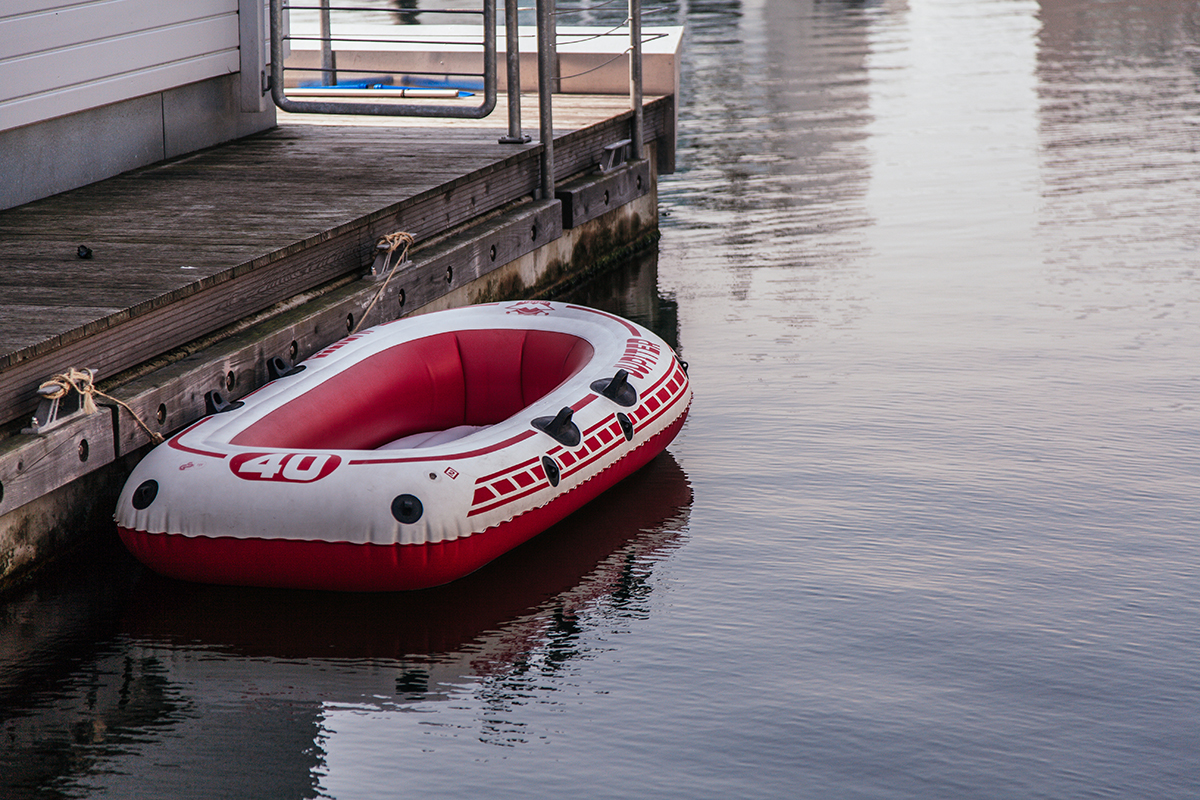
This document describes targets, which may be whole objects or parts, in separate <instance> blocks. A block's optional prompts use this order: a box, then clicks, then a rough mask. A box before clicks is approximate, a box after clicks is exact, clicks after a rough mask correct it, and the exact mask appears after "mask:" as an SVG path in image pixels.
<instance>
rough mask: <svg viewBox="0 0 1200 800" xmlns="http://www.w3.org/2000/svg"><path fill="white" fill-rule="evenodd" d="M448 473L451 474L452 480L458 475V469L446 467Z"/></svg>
mask: <svg viewBox="0 0 1200 800" xmlns="http://www.w3.org/2000/svg"><path fill="white" fill-rule="evenodd" d="M446 474H447V475H449V476H450V480H454V479H455V478H457V477H458V470H456V469H455V468H454V467H446Z"/></svg>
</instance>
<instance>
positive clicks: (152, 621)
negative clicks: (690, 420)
mask: <svg viewBox="0 0 1200 800" xmlns="http://www.w3.org/2000/svg"><path fill="white" fill-rule="evenodd" d="M690 504H691V489H690V486H689V484H688V480H687V477H686V476H685V474H684V472H683V470H682V469H681V468H680V467H679V464H678V463H677V462H676V461H675V460H674V459H673V458H672V457H671V456H670V454H669V453H664V454H663V455H662V456H660V457H659V458H656V459H655V460H654V461H652V462H651V463H650V464H649V465H648V466H647V467H646V468H645V469H643V470H642V471H640V472H638V473H637V474H636V475H634V476H633V477H631V478H630V479H629V480H627V481H625V482H623V483H622V484H620V485H618V486H617V487H616V488H614V489H613V490H611V491H610V492H609V493H607V494H606V495H604V496H602V497H601V498H599V499H598V500H597V501H595V502H594V503H592V504H591V505H589V506H588V507H587V508H586V509H584V510H583V511H582V512H580V513H579V514H576V515H575V516H573V517H571V518H569V519H568V520H566V521H564V522H563V523H561V524H560V525H558V526H557V527H556V528H555V529H553V530H551V531H549V532H547V534H545V535H543V536H541V537H539V538H537V539H535V540H534V541H533V542H531V543H529V544H528V545H526V546H524V547H521V548H519V549H517V550H515V551H513V552H512V553H509V554H508V555H506V556H504V557H503V558H501V559H499V560H497V561H496V562H493V563H492V564H491V565H489V566H488V567H486V568H484V569H483V570H480V571H479V572H477V573H475V574H474V575H471V576H469V577H467V578H466V579H464V580H462V581H459V582H456V583H454V584H451V585H449V586H445V587H439V588H437V589H431V590H427V591H424V592H416V593H408V594H383V595H353V594H350V595H345V594H331V593H321V592H287V591H271V590H255V589H240V588H234V587H214V586H201V585H193V584H186V583H179V582H174V581H168V580H166V579H163V578H159V577H158V576H155V575H153V574H151V573H144V574H142V575H141V580H140V581H139V582H138V583H137V585H136V587H135V588H134V589H133V590H132V592H129V590H128V588H127V587H128V583H125V584H122V583H121V582H120V581H104V580H95V581H93V586H92V587H90V589H89V590H80V589H71V590H70V591H65V592H63V593H62V594H60V595H49V596H48V595H47V592H48V591H49V589H42V590H40V591H39V593H38V595H37V596H36V597H33V596H31V597H30V598H26V599H23V600H20V601H18V602H15V603H13V604H11V605H9V606H7V607H6V611H7V613H8V618H7V619H6V620H5V625H4V628H3V629H2V630H0V643H4V646H5V650H4V653H5V656H6V657H7V659H9V660H7V661H6V663H5V664H4V672H3V675H4V678H5V683H4V689H5V694H4V699H5V704H4V710H3V712H2V717H0V719H2V720H3V727H2V728H0V735H2V736H3V739H4V742H5V748H4V757H3V760H2V762H0V796H3V797H5V798H17V797H72V796H86V795H88V794H91V793H93V792H97V791H100V790H103V791H107V792H111V793H113V794H114V795H115V796H121V797H151V796H153V797H161V796H179V794H177V793H175V792H172V791H164V787H167V786H170V785H171V784H172V783H173V782H174V781H177V780H179V781H186V791H183V792H182V793H183V794H187V795H189V796H208V797H234V796H239V797H283V796H294V797H311V796H315V794H316V792H317V788H318V786H319V784H320V779H321V776H323V775H327V774H328V770H327V769H326V767H325V766H324V765H325V757H326V751H327V750H328V748H330V747H331V746H334V742H335V740H336V737H337V730H338V727H339V724H340V723H339V720H340V718H341V717H342V716H344V715H350V716H355V715H360V714H362V713H364V710H365V709H369V710H371V711H374V712H382V713H394V712H397V711H399V710H403V708H405V707H410V708H411V707H420V706H422V705H423V704H427V703H430V702H439V701H446V700H448V699H451V698H454V697H457V696H458V695H460V694H461V693H462V692H464V691H466V692H469V693H472V694H473V695H474V696H475V697H477V699H478V702H479V703H480V704H481V708H482V709H484V710H483V711H482V712H481V713H480V715H479V718H478V720H477V725H478V730H477V731H476V734H475V735H476V736H478V737H480V738H482V739H484V740H485V741H491V740H494V741H495V742H496V743H500V744H508V745H511V744H513V743H514V742H517V741H519V740H520V736H519V732H517V733H514V731H513V730H511V729H510V728H511V726H508V725H507V724H506V723H505V721H504V714H503V709H504V708H506V707H508V706H510V705H511V704H513V703H514V701H515V700H516V699H517V698H528V697H529V696H530V695H531V693H535V692H536V691H537V687H538V685H539V683H540V682H541V681H542V680H544V679H546V678H547V677H550V676H553V675H555V674H557V673H558V672H560V671H562V670H564V669H568V668H569V665H570V664H571V662H573V661H574V660H576V659H578V658H580V657H583V656H585V655H586V653H587V651H588V648H589V645H588V644H587V643H586V642H585V641H584V640H583V639H582V638H581V634H582V633H583V632H585V631H588V630H595V629H600V630H610V631H611V630H612V629H614V628H619V627H621V626H622V625H624V624H627V621H628V620H630V619H637V618H643V617H645V616H646V615H647V614H648V613H649V606H648V605H647V597H648V594H649V591H650V584H649V577H650V575H651V573H652V571H653V569H654V566H655V564H656V563H657V562H658V561H660V560H661V559H662V558H663V557H664V556H665V555H666V554H667V553H668V552H669V551H670V550H671V549H672V548H673V547H675V546H676V545H677V544H678V539H679V536H680V535H681V533H682V531H683V530H684V529H685V528H686V525H687V518H688V510H689V508H690ZM112 558H114V559H118V558H119V557H118V556H117V555H113V556H112ZM120 568H121V569H122V570H124V571H125V572H126V573H129V574H136V568H135V567H131V566H130V565H129V564H128V562H127V561H124V562H123V563H121V564H120ZM91 574H93V575H96V574H98V573H96V572H92V573H91ZM123 587H124V592H122V591H121V589H122V588H123ZM118 597H119V601H118V599H117V598H118ZM105 598H107V599H105ZM47 600H49V602H47ZM118 606H123V607H124V609H125V610H124V612H123V613H121V614H119V615H118V614H117V613H116V612H115V609H116V608H117V607H118ZM63 608H66V609H68V614H77V615H83V616H84V617H85V618H84V619H81V620H79V621H77V622H76V623H74V624H72V625H68V626H64V625H59V626H58V629H56V628H55V625H54V621H55V620H56V619H57V618H59V617H61V616H62V615H63V614H62V609H63ZM97 617H99V619H98V618H97ZM101 620H106V621H107V624H101ZM623 620H624V621H626V622H623ZM29 628H33V629H35V630H36V631H37V632H38V633H37V635H36V636H25V637H24V638H25V639H26V640H29V639H36V642H27V644H26V646H25V647H23V648H19V647H15V646H14V645H13V642H15V641H21V640H22V631H24V630H26V629H29ZM34 651H36V652H37V653H39V654H40V656H39V657H38V658H37V659H31V658H30V656H29V653H30V652H34ZM73 653H74V655H72V654H73ZM55 668H58V669H59V670H60V671H61V673H62V674H61V675H60V676H59V677H58V678H57V679H54V680H51V681H48V680H47V679H48V678H49V677H50V675H51V673H52V672H53V670H54V669H55ZM230 752H237V753H239V758H237V759H230V758H228V757H225V756H224V755H223V754H227V753H230ZM168 766H169V767H170V768H168ZM173 775H180V777H178V778H175V777H172V776H173ZM182 775H186V776H187V777H186V778H183V777H182ZM176 788H178V789H181V790H182V789H184V786H183V785H179V786H176Z"/></svg>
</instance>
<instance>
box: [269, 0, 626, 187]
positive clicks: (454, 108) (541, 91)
mask: <svg viewBox="0 0 1200 800" xmlns="http://www.w3.org/2000/svg"><path fill="white" fill-rule="evenodd" d="M627 1H628V9H629V14H628V17H627V18H626V20H625V24H628V26H629V49H628V50H627V51H626V53H625V54H621V56H624V55H626V54H628V56H629V101H630V108H631V111H632V121H631V125H630V128H631V129H630V136H629V144H630V157H631V158H633V159H634V160H640V159H641V158H643V138H644V122H643V113H642V103H643V93H642V42H643V36H642V0H627ZM269 2H270V34H271V35H270V39H271V75H270V91H271V96H272V99H273V100H274V101H275V104H276V105H277V106H279V108H281V109H283V110H284V111H290V112H299V113H316V114H362V115H382V116H412V117H446V118H461V119H481V118H483V117H486V116H487V115H488V114H490V113H491V112H492V111H493V110H494V108H495V106H496V96H497V89H496V85H497V80H496V61H497V59H496V52H497V49H496V0H482V6H481V8H479V9H428V10H421V9H405V12H404V13H406V14H422V13H429V14H456V15H476V16H479V17H480V18H481V20H482V31H481V34H480V36H479V38H478V39H471V40H469V41H468V40H466V39H455V40H445V41H438V40H435V39H431V38H422V39H420V40H412V39H401V38H396V37H394V36H388V37H371V36H364V35H359V34H354V35H352V34H346V33H343V34H340V35H339V34H338V33H337V32H335V30H334V27H333V24H332V15H333V13H335V12H337V13H339V14H342V13H346V12H349V13H357V14H366V13H380V12H383V13H394V9H386V8H381V7H378V6H374V7H366V6H352V5H338V6H333V5H331V3H330V0H307V3H308V4H306V5H301V4H300V3H302V2H305V0H269ZM616 2H620V0H616ZM314 3H315V4H314ZM519 10H520V8H519V7H518V0H505V32H506V61H507V84H508V89H507V93H508V135H507V136H504V137H502V138H501V139H500V142H501V143H506V144H524V143H526V142H529V137H528V136H525V135H524V134H523V133H522V131H521V78H520V40H519V33H518V25H517V15H518V12H519ZM293 11H299V12H315V13H316V14H317V15H318V22H319V27H318V31H317V32H316V34H315V35H313V34H311V33H305V34H300V35H295V34H292V33H291V32H290V31H288V30H285V28H286V27H287V25H286V16H285V14H286V12H293ZM568 13H569V12H568ZM558 16H559V12H558V11H557V10H556V0H536V22H537V42H538V59H537V66H538V108H539V137H540V141H541V144H542V146H543V147H542V154H541V156H542V158H541V173H542V175H541V183H540V194H541V196H542V197H547V198H550V197H553V196H554V185H555V175H554V114H553V99H552V97H553V94H554V93H555V92H556V91H557V90H558V86H559V84H560V80H561V76H560V75H559V72H558V53H557V19H558ZM292 42H305V43H312V42H316V43H318V45H319V48H320V52H321V59H320V66H319V67H315V66H302V67H287V66H285V64H284V58H285V55H286V53H287V47H288V45H289V44H290V43H292ZM337 43H342V44H371V43H375V44H379V43H387V44H388V45H389V46H395V45H401V44H410V45H411V44H420V45H422V46H432V45H443V46H450V47H454V48H460V47H463V46H467V47H478V48H479V49H480V51H481V54H482V68H481V69H480V71H479V72H467V73H463V72H452V73H449V74H448V73H447V72H446V71H442V72H438V73H432V72H429V73H421V72H419V71H417V72H414V71H412V70H408V71H406V78H409V79H411V78H414V77H415V78H417V79H418V81H419V80H421V79H424V78H427V79H430V80H432V79H438V80H441V81H444V82H445V81H448V79H450V78H451V77H452V78H454V79H456V80H457V82H458V84H459V85H466V84H467V83H468V82H470V81H474V80H475V79H479V81H480V82H481V83H482V88H483V101H482V102H481V103H480V104H479V105H476V106H468V105H463V104H462V103H453V104H448V103H444V102H441V103H439V102H426V103H399V102H395V100H396V99H404V98H406V97H410V96H414V94H415V95H420V94H421V93H422V92H425V93H426V96H428V94H427V93H428V91H429V90H428V87H425V88H424V89H422V88H420V87H413V88H412V89H408V88H403V87H400V86H396V85H394V84H392V83H391V78H390V76H384V77H386V78H387V79H388V83H387V84H382V83H381V84H379V85H374V86H373V85H372V83H371V81H372V80H373V79H374V78H375V77H378V76H377V73H378V72H379V70H363V69H345V68H341V69H339V67H338V65H337V63H336V52H335V47H334V45H335V44H337ZM621 56H618V57H621ZM287 72H297V73H304V74H307V75H310V76H311V75H313V74H316V75H318V76H319V81H317V82H316V85H310V86H297V87H293V88H292V89H291V90H290V92H291V95H292V96H289V89H288V88H287V84H286V81H285V74H286V73H287ZM347 76H353V77H352V79H351V80H349V81H346V80H344V79H345V78H346V77H347ZM454 83H455V81H448V83H447V86H448V87H449V88H451V89H453V88H454ZM473 85H474V84H472V87H473ZM452 94H454V96H455V98H456V99H457V97H458V95H459V94H462V92H457V91H454V92H452ZM300 95H306V96H325V97H328V98H329V99H326V100H301V99H297V97H298V96H300ZM343 98H344V99H343ZM351 98H353V102H349V100H350V99H351ZM384 98H387V99H389V100H391V101H390V102H372V101H373V100H379V99H384Z"/></svg>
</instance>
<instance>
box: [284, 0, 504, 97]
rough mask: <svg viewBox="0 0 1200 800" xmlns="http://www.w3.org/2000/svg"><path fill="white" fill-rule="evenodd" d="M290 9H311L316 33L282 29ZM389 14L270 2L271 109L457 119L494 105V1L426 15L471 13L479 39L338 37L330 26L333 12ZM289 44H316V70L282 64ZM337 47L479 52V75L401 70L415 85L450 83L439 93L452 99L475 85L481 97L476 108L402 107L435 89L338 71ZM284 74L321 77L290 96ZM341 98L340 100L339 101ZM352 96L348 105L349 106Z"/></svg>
mask: <svg viewBox="0 0 1200 800" xmlns="http://www.w3.org/2000/svg"><path fill="white" fill-rule="evenodd" d="M295 11H311V12H316V13H317V15H318V19H319V23H320V26H319V31H318V32H317V34H316V35H311V34H300V35H296V34H293V33H292V32H291V31H290V30H285V27H287V26H286V24H285V20H286V13H287V12H295ZM335 12H336V13H338V14H343V13H355V14H369V13H390V12H389V11H388V9H384V8H379V7H370V6H350V5H338V6H333V5H331V4H330V2H329V0H319V2H317V3H316V4H313V3H312V2H311V0H310V2H309V3H308V4H303V5H302V4H301V3H297V2H288V0H270V26H271V80H270V84H271V98H272V99H273V100H274V101H275V105H277V106H279V108H281V109H283V110H284V111H291V112H298V113H309V114H363V115H373V116H397V117H446V118H451V119H454V118H457V119H482V118H483V117H486V116H487V115H488V114H490V113H492V110H493V109H495V107H496V0H482V5H481V7H480V8H479V9H474V8H472V9H437V10H436V11H430V12H427V13H438V14H457V15H472V16H478V17H480V18H481V21H482V26H483V27H482V31H481V33H480V36H479V37H478V38H472V37H465V38H459V39H453V40H431V39H422V40H419V41H414V40H405V39H397V38H395V37H387V38H384V37H378V38H376V37H372V36H364V35H360V34H340V35H339V34H338V33H336V32H334V30H333V25H332V15H333V13H335ZM410 13H423V12H421V11H420V10H413V11H412V12H410ZM293 42H306V43H313V42H316V43H317V44H318V45H319V47H320V51H321V66H320V67H311V66H309V67H304V68H298V67H288V66H286V65H285V63H284V58H285V55H286V53H287V50H288V47H289V46H290V44H291V43H293ZM338 43H345V44H381V43H383V44H387V45H389V46H397V45H399V46H403V45H412V44H420V45H423V46H429V45H438V46H447V47H454V48H464V47H465V48H468V49H471V48H479V50H480V52H481V55H482V68H481V69H480V70H479V71H478V72H453V73H451V74H449V75H447V74H446V73H445V72H441V73H431V72H422V71H419V70H415V71H414V70H409V71H406V77H409V78H415V79H416V81H415V82H418V83H427V81H426V80H425V79H438V80H442V81H446V79H448V78H453V79H455V80H451V81H449V82H448V83H447V84H446V86H445V87H444V88H443V89H442V92H443V93H452V94H453V96H454V97H455V98H458V97H460V96H463V95H467V96H473V95H474V91H473V90H474V89H475V88H476V86H475V84H476V83H481V84H482V87H481V88H482V89H483V99H482V102H481V103H480V104H479V105H474V106H472V105H463V104H461V103H444V102H424V103H401V102H395V101H394V100H392V98H395V99H396V100H399V99H407V98H410V97H422V96H424V97H425V98H427V99H431V98H432V97H434V96H435V95H434V94H432V93H433V92H437V91H438V90H437V89H431V88H430V87H429V86H428V85H425V86H411V87H410V86H397V85H395V84H394V82H393V80H392V78H391V76H378V75H377V73H378V70H361V69H358V70H356V69H341V70H339V69H338V68H337V65H336V62H335V48H334V45H335V44H338ZM288 72H301V73H305V74H309V75H312V74H314V73H316V74H318V75H319V76H320V78H319V80H318V81H314V82H312V85H306V86H297V87H294V88H293V89H292V91H291V95H292V96H289V90H288V86H287V81H286V74H287V73H288ZM347 75H351V76H354V78H355V79H354V80H351V81H345V80H340V79H344V78H345V77H346V76H347ZM375 77H383V78H384V80H379V81H372V79H373V78H375ZM455 83H458V84H460V85H468V84H469V85H470V88H471V91H463V90H459V89H458V87H457V86H455V85H454V84H455ZM299 95H306V96H324V97H329V98H330V99H328V100H315V99H314V100H299V99H295V98H296V97H297V96H299ZM343 98H344V99H343ZM350 98H353V102H348V100H349V99H350ZM385 98H386V99H388V100H389V102H373V101H378V100H382V99H385Z"/></svg>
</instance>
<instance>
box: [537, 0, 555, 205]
mask: <svg viewBox="0 0 1200 800" xmlns="http://www.w3.org/2000/svg"><path fill="white" fill-rule="evenodd" d="M553 9H554V0H537V37H538V116H539V118H540V119H539V122H540V126H539V130H540V136H541V140H542V186H541V194H542V199H543V200H552V199H554V112H553V109H552V107H551V104H552V98H553V90H554V87H553V85H552V82H553V79H554V69H553V64H552V63H551V62H552V61H554V60H556V59H555V58H554V37H555V29H554V28H555V26H554V16H553V13H552V12H553Z"/></svg>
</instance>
